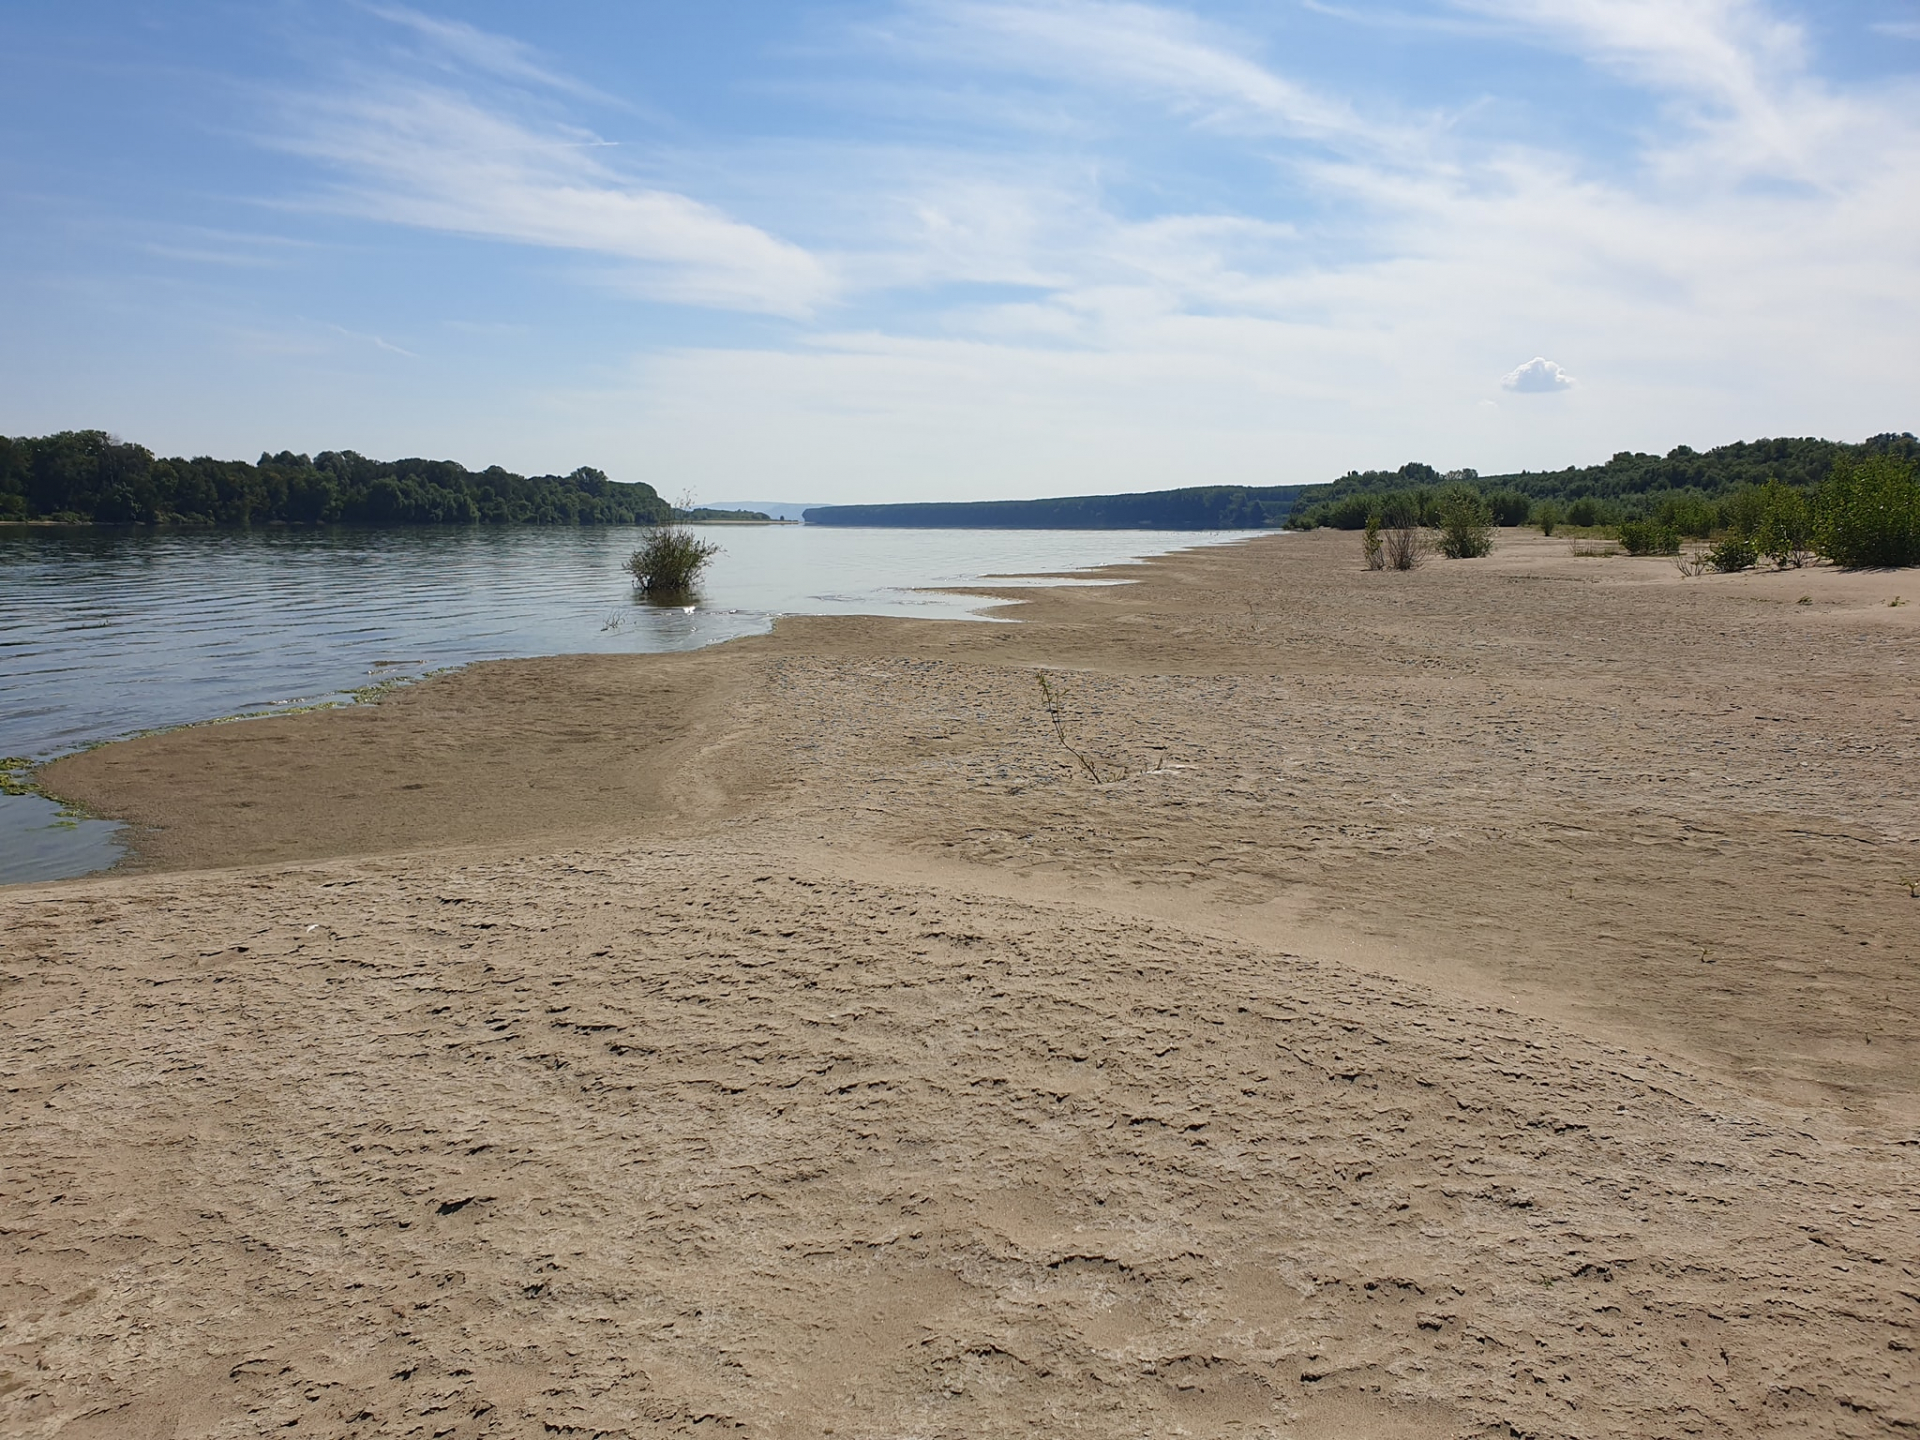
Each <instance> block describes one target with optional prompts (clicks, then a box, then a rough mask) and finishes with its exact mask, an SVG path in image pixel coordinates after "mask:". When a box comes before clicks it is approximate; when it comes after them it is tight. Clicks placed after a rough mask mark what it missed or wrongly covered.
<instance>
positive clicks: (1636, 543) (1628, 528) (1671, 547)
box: [1620, 520, 1680, 555]
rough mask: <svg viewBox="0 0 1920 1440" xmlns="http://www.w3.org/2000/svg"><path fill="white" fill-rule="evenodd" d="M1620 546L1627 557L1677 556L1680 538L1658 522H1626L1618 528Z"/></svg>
mask: <svg viewBox="0 0 1920 1440" xmlns="http://www.w3.org/2000/svg"><path fill="white" fill-rule="evenodd" d="M1620 545H1621V548H1622V549H1624V550H1625V551H1626V552H1627V554H1629V555H1678V554H1679V553H1680V537H1679V536H1678V535H1676V534H1675V533H1674V532H1673V531H1671V530H1669V529H1667V527H1666V526H1664V525H1662V524H1661V523H1660V522H1659V521H1658V520H1627V521H1623V522H1622V523H1621V526H1620Z"/></svg>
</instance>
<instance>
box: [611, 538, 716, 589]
mask: <svg viewBox="0 0 1920 1440" xmlns="http://www.w3.org/2000/svg"><path fill="white" fill-rule="evenodd" d="M719 553H720V547H719V546H718V545H716V544H714V543H713V542H712V541H711V540H702V539H700V538H699V537H698V536H696V535H695V534H694V533H693V532H692V531H690V530H688V529H687V528H686V527H685V526H683V525H675V524H672V523H668V524H665V525H651V526H649V527H648V528H647V530H646V532H645V533H644V534H643V535H642V536H641V539H640V548H639V549H638V550H636V551H634V552H633V554H632V555H630V556H629V557H628V558H627V563H626V565H625V566H624V567H622V568H624V569H625V570H626V572H627V573H628V574H629V575H631V576H633V584H634V588H635V589H637V590H639V591H640V592H641V593H642V594H644V595H650V596H653V597H655V598H656V599H659V598H666V599H672V598H674V597H677V596H682V595H685V594H687V593H688V592H689V591H690V590H692V589H693V582H694V581H695V580H697V579H698V578H699V577H700V572H701V571H702V570H704V569H705V568H706V565H707V562H708V561H709V560H711V559H712V558H713V557H714V556H716V555H718V554H719Z"/></svg>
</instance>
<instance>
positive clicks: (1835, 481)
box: [1814, 455, 1920, 568]
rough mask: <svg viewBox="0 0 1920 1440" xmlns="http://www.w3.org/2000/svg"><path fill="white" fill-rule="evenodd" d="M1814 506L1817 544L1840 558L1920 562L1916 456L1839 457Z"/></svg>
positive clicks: (1850, 563) (1839, 561)
mask: <svg viewBox="0 0 1920 1440" xmlns="http://www.w3.org/2000/svg"><path fill="white" fill-rule="evenodd" d="M1814 509H1815V514H1816V519H1815V523H1814V541H1815V545H1814V548H1815V549H1817V550H1818V551H1819V552H1820V553H1821V554H1822V555H1825V556H1826V557H1827V558H1828V559H1829V560H1831V561H1833V563H1834V564H1836V565H1845V566H1847V567H1849V568H1858V567H1861V566H1880V565H1920V476H1916V474H1915V470H1914V466H1913V464H1912V462H1910V461H1901V460H1898V459H1896V458H1895V457H1893V456H1892V455H1870V456H1868V457H1867V458H1866V459H1864V460H1861V461H1858V462H1855V461H1852V460H1847V459H1840V460H1836V461H1834V462H1833V474H1832V475H1831V476H1829V477H1828V479H1827V482H1826V484H1824V485H1822V486H1821V487H1820V495H1819V498H1818V500H1817V501H1816V502H1815V506H1814Z"/></svg>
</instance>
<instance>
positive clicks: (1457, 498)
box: [1435, 485, 1493, 560]
mask: <svg viewBox="0 0 1920 1440" xmlns="http://www.w3.org/2000/svg"><path fill="white" fill-rule="evenodd" d="M1435 510H1436V512H1437V518H1438V519H1439V521H1440V539H1439V545H1440V553H1441V554H1442V555H1444V556H1446V557H1447V558H1448V559H1449V560H1475V559H1478V558H1479V557H1480V556H1482V555H1485V554H1487V553H1488V552H1490V551H1491V550H1492V549H1493V511H1492V510H1491V509H1490V508H1489V507H1488V505H1487V501H1486V498H1485V497H1484V496H1482V495H1481V493H1480V492H1479V491H1478V490H1475V489H1474V488H1472V487H1471V486H1469V485H1450V486H1448V487H1447V488H1446V489H1445V490H1443V491H1442V492H1441V493H1440V500H1439V503H1438V504H1437V505H1436V506H1435Z"/></svg>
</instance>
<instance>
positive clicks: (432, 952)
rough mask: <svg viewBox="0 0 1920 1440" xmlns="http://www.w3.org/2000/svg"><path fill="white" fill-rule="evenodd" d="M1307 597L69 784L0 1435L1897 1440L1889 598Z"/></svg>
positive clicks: (219, 748)
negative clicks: (125, 834) (66, 878)
mask: <svg viewBox="0 0 1920 1440" xmlns="http://www.w3.org/2000/svg"><path fill="white" fill-rule="evenodd" d="M1357 550H1358V546H1357V542H1356V540H1355V538H1354V537H1352V536H1346V535H1335V534H1325V533H1322V534H1315V535H1311V536H1283V537H1272V538H1266V539H1261V540H1257V541H1254V542H1252V543H1249V544H1247V545H1244V546H1236V547H1231V548H1227V549H1219V550H1208V551H1200V552H1193V553H1190V554H1187V555H1182V556H1177V557H1171V558H1169V559H1166V560H1163V561H1159V562H1155V563H1153V564H1151V565H1149V566H1148V567H1145V570H1144V572H1141V571H1135V572H1133V573H1134V574H1136V575H1139V574H1141V573H1144V576H1145V578H1144V579H1143V580H1142V582H1141V583H1138V584H1134V585H1129V586H1125V587H1119V588H1114V589H1104V590H1087V589H1063V590H1052V591H1044V592H1038V593H1032V592H1021V596H1020V598H1022V599H1023V600H1025V601H1026V602H1027V603H1025V604H1023V605H1022V606H1021V607H1020V608H1019V609H1018V610H1017V611H1014V612H1009V613H1013V614H1017V615H1018V616H1019V619H1020V622H1021V623H1019V624H1016V625H965V624H956V623H945V624H942V623H933V622H902V621H879V620H848V619H834V620H798V621H790V622H783V623H782V624H781V625H780V626H779V628H778V629H777V630H776V632H775V633H774V634H773V635H771V636H768V637H765V638H762V639H758V640H751V641H745V642H736V643H734V644H731V645H727V646H723V647H719V648H717V649H714V650H709V651H703V652H699V653H697V654H694V655H687V656H678V657H670V658H669V657H657V656H655V657H635V658H606V657H571V658H563V659H555V660H543V661H532V662H506V663H501V664H495V665H484V666H476V667H473V668H471V669H469V670H466V671H463V672H461V673H459V674H456V675H450V676H446V677H442V678H439V679H436V680H433V681H430V682H428V683H426V684H423V685H421V686H418V687H416V688H413V689H410V690H406V691H402V692H399V693H397V694H395V695H393V696H391V697H390V698H388V699H386V700H384V701H383V702H381V703H380V704H378V705H376V706H371V707H365V708H361V709H355V710H349V711H340V712H332V713H324V714H317V715H308V716H296V717H286V718H280V719H275V720H268V721H260V722H246V723H240V724H233V725H226V726H218V727H206V728H201V729H195V730H188V731H180V732H175V733H172V734H169V735H163V736H156V737H150V738H147V739H143V740H139V741H134V742H130V743H127V744H124V745H119V746H113V747H108V748H107V749H105V750H101V751H96V752H93V753H92V754H89V755H87V756H83V757H80V758H77V759H75V760H72V761H68V762H63V763H62V764H61V765H59V766H56V767H54V768H53V771H52V773H51V775H50V776H49V777H48V778H49V781H50V783H51V784H52V786H53V787H54V788H55V789H56V790H58V791H59V792H61V793H63V794H65V795H69V796H73V797H75V798H78V799H81V800H85V801H87V802H89V803H91V804H93V805H95V806H96V807H97V808H99V809H100V810H102V811H103V812H105V813H110V814H116V815H121V816H125V817H128V818H130V819H132V820H133V821H135V822H136V823H138V824H140V825H142V826H143V827H145V828H144V830H143V831H142V842H141V843H142V859H141V861H140V863H139V865H138V866H137V867H136V868H134V869H133V870H131V871H130V872H129V873H126V874H122V875H117V876H113V877H108V878H103V879H96V880H88V881H79V882H70V883H67V884H62V885H53V886H37V887H17V888H14V889H10V890H7V891H5V892H0V925H3V926H4V930H3V931H0V984H3V985H4V988H3V989H0V1035H3V1036H4V1047H5V1048H4V1051H3V1052H0V1054H3V1055H4V1070H5V1077H4V1078H5V1084H6V1087H7V1097H6V1105H5V1109H4V1111H3V1112H0V1114H3V1115H4V1121H5V1127H4V1133H3V1134H0V1225H4V1229H5V1235H6V1243H5V1249H4V1252H0V1255H3V1261H0V1264H3V1266H4V1268H0V1293H3V1294H4V1310H5V1317H6V1318H5V1329H4V1332H3V1333H0V1347H4V1348H0V1432H3V1433H5V1434H7V1435H22V1436H29V1435H31V1436H42V1435H44V1436H55V1435H67V1436H96V1435H98V1436H122V1435H124V1436H172V1435H177V1436H201V1435H209V1436H211V1435H235V1436H241V1435H259V1434H267V1433H280V1434H292V1435H323V1436H347V1435H363V1436H372V1435H420V1436H446V1437H462V1440H464V1437H469V1436H479V1435H513V1436H518V1435H542V1434H561V1435H582V1436H586V1435H607V1436H617V1435H636V1436H664V1435H677V1434H706V1433H714V1434H719V1433H733V1434H741V1435H748V1436H756V1435H759V1436H780V1437H786V1436H818V1435H826V1434H834V1435H837V1436H844V1437H862V1440H869V1437H870V1440H881V1437H887V1440H893V1437H910V1436H911V1437H922V1436H924V1437H935V1436H956V1437H957V1436H967V1437H972V1436H997V1435H1012V1434H1021V1435H1074V1436H1080V1435H1085V1436H1129V1437H1132V1436H1149V1435H1151V1436H1159V1435H1192V1436H1228V1435H1233V1436H1266V1435H1275V1436H1354V1437H1364V1436H1383V1437H1388V1436H1409V1437H1411V1436H1422V1437H1425V1436H1439V1437H1444V1436H1462V1437H1464V1436H1496V1435H1497V1436H1512V1435H1520V1436H1542V1437H1545V1436H1562V1435H1566V1436H1576V1435H1577V1436H1601V1435H1621V1436H1668V1435H1688V1434H1700V1435H1724V1436H1746V1435H1771V1434H1782V1435H1789V1434H1790V1435H1862V1436H1864V1435H1891V1434H1903V1435H1912V1434H1914V1433H1915V1432H1916V1429H1917V1428H1920V1350H1916V1347H1917V1346H1920V1183H1916V1182H1920V1163H1917V1162H1920V1027H1916V1023H1915V1022H1916V1018H1920V926H1916V921H1920V900H1917V899H1915V898H1913V897H1912V896H1911V894H1910V885H1909V883H1908V879H1907V877H1915V876H1920V801H1917V800H1916V797H1915V794H1914V787H1913V784H1912V776H1913V767H1914V760H1915V758H1916V754H1917V753H1920V738H1917V736H1916V729H1915V721H1916V718H1920V717H1917V716H1916V711H1917V710H1920V696H1916V690H1915V686H1914V682H1913V679H1912V677H1911V675H1910V673H1909V671H1910V669H1911V668H1912V667H1914V666H1920V643H1916V642H1917V641H1920V633H1917V627H1916V626H1915V624H1914V623H1913V617H1914V616H1915V614H1916V610H1915V609H1914V608H1912V607H1909V606H1905V605H1903V606H1900V607H1897V608H1896V607H1891V606H1889V605H1888V604H1887V601H1888V600H1890V599H1892V598H1893V597H1894V596H1895V595H1897V594H1899V593H1900V591H1901V589H1902V584H1903V583H1904V584H1905V585H1906V587H1907V588H1908V589H1911V590H1913V591H1914V592H1915V593H1914V594H1913V595H1911V596H1910V597H1908V598H1910V599H1912V600H1914V601H1915V602H1920V580H1916V579H1915V578H1914V577H1913V576H1912V575H1911V574H1908V575H1904V576H1902V575H1853V576H1848V575H1839V574H1835V573H1833V572H1830V571H1819V572H1800V573H1793V574H1787V575H1777V576H1776V575H1765V576H1761V575H1754V576H1740V577H1701V578H1695V579H1687V578H1684V577H1682V576H1680V575H1679V574H1678V573H1677V572H1676V571H1675V570H1674V569H1673V567H1671V566H1670V565H1667V564H1665V563H1663V562H1641V561H1632V560H1626V559H1610V560H1595V559H1576V558H1573V557H1572V556H1570V555H1569V553H1568V548H1567V547H1566V546H1565V545H1564V544H1560V543H1557V542H1549V541H1543V540H1539V539H1537V538H1535V539H1523V538H1514V537H1511V536H1509V537H1505V538H1503V543H1502V546H1501V548H1500V549H1499V550H1498V551H1497V552H1496V554H1495V555H1494V556H1493V557H1491V558H1490V559H1488V560H1484V561H1475V562H1461V563H1451V564H1450V563H1444V562H1435V563H1432V564H1430V565H1429V566H1427V567H1426V568H1424V569H1422V570H1419V571H1416V572H1414V573H1412V574H1408V575H1398V574H1388V575H1380V574H1372V575H1369V574H1366V573H1364V572H1361V571H1360V570H1359V569H1358V567H1357V564H1356V563H1355V562H1356V560H1357ZM1803 595H1804V596H1808V597H1810V598H1809V600H1808V603H1806V604H1800V603H1796V602H1798V600H1799V599H1800V597H1801V596H1803ZM1042 672H1044V673H1045V674H1046V675H1047V677H1048V685H1049V686H1050V687H1051V690H1052V692H1053V694H1054V695H1055V696H1056V697H1057V699H1058V701H1059V721H1060V723H1059V726H1058V727H1057V728H1056V726H1055V724H1054V721H1053V719H1052V718H1051V717H1050V716H1049V714H1048V713H1047V711H1046V709H1045V708H1044V697H1043V693H1042V688H1041V685H1040V683H1039V679H1038V676H1039V674H1040V673H1042ZM1069 747H1070V748H1069Z"/></svg>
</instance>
